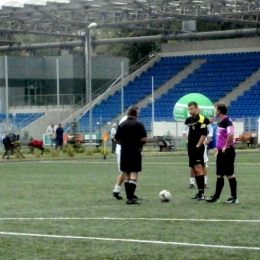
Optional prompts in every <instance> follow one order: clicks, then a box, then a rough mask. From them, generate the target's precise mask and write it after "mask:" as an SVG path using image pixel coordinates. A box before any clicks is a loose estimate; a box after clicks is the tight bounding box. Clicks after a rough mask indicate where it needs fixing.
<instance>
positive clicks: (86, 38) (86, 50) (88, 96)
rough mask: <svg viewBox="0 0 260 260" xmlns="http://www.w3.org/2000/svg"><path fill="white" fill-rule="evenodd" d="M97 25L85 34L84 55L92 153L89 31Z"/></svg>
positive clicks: (90, 25) (88, 29) (93, 25)
mask: <svg viewBox="0 0 260 260" xmlns="http://www.w3.org/2000/svg"><path fill="white" fill-rule="evenodd" d="M96 27H97V23H91V24H89V25H88V27H87V28H86V33H85V55H86V99H87V100H86V101H87V102H88V103H89V106H90V107H89V148H90V151H91V152H92V104H91V103H92V82H91V79H92V71H91V31H90V30H91V29H93V28H96Z"/></svg>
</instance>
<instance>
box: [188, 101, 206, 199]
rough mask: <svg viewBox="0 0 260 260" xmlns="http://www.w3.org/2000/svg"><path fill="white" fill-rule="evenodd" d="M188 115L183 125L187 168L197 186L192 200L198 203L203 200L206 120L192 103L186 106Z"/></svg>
mask: <svg viewBox="0 0 260 260" xmlns="http://www.w3.org/2000/svg"><path fill="white" fill-rule="evenodd" d="M188 110H189V114H190V115H191V116H190V117H188V118H187V119H186V120H185V123H184V124H185V125H187V126H188V127H189V134H188V140H187V141H188V142H187V146H188V156H189V167H190V168H191V171H192V172H193V173H194V175H195V180H196V183H197V186H198V194H196V195H195V196H194V197H193V198H192V199H196V200H198V201H201V200H204V199H205V197H204V173H203V172H204V171H203V167H204V156H203V155H204V150H205V146H204V142H205V139H206V137H207V134H208V130H207V125H209V123H210V122H209V120H208V118H206V117H204V116H202V115H200V114H199V107H198V104H197V103H196V102H194V101H192V102H190V103H189V104H188Z"/></svg>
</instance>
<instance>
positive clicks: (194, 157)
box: [188, 145, 205, 168]
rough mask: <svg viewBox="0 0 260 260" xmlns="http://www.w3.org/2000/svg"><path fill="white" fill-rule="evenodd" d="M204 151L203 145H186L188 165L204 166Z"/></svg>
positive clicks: (192, 166)
mask: <svg viewBox="0 0 260 260" xmlns="http://www.w3.org/2000/svg"><path fill="white" fill-rule="evenodd" d="M204 151H205V146H204V145H202V146H200V147H199V148H197V147H188V155H189V167H191V168H194V166H195V165H197V164H201V165H202V166H204Z"/></svg>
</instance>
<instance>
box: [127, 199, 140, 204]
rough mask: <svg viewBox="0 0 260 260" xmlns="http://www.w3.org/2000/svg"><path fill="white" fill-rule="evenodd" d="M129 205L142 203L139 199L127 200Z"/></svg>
mask: <svg viewBox="0 0 260 260" xmlns="http://www.w3.org/2000/svg"><path fill="white" fill-rule="evenodd" d="M126 204H127V205H133V204H141V202H140V201H139V200H137V199H131V200H126Z"/></svg>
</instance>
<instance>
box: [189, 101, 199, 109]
mask: <svg viewBox="0 0 260 260" xmlns="http://www.w3.org/2000/svg"><path fill="white" fill-rule="evenodd" d="M191 106H194V107H196V108H197V107H198V103H197V102H195V101H191V102H190V103H189V104H188V107H191Z"/></svg>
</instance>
